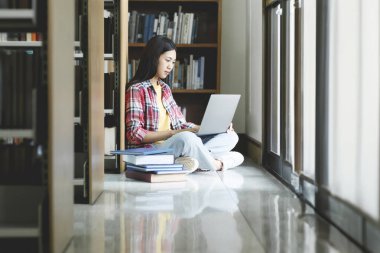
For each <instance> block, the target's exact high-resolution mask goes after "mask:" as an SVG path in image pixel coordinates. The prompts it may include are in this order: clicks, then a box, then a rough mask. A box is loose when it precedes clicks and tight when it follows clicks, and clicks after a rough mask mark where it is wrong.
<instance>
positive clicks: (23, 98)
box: [0, 0, 74, 252]
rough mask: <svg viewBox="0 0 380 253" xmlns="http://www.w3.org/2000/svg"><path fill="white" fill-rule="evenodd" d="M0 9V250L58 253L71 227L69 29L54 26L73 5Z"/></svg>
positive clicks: (16, 4) (33, 0)
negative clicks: (0, 248)
mask: <svg viewBox="0 0 380 253" xmlns="http://www.w3.org/2000/svg"><path fill="white" fill-rule="evenodd" d="M3 2H4V3H2V7H4V5H8V6H6V8H16V9H3V8H2V9H1V10H0V37H1V41H0V54H1V57H0V90H1V91H2V92H0V108H1V110H0V111H1V115H0V128H1V129H0V203H1V208H0V237H1V245H2V246H3V245H11V246H12V250H14V251H15V252H62V251H63V250H64V249H65V248H66V246H67V244H68V242H69V241H70V240H71V237H72V224H73V223H72V217H73V201H72V196H73V194H72V191H70V190H71V189H72V182H71V180H72V173H73V170H72V168H73V146H74V143H73V142H72V140H73V131H71V129H70V124H71V123H70V120H71V121H72V112H73V107H71V106H70V104H71V102H73V96H71V95H73V93H71V90H74V89H73V86H72V80H73V77H74V75H73V72H72V57H70V53H72V43H73V41H74V38H73V36H71V35H73V34H74V33H73V27H74V26H71V25H70V23H68V25H67V26H62V25H59V24H60V23H61V21H62V19H65V18H67V19H71V18H73V15H72V14H73V12H72V11H73V4H70V3H62V2H57V1H53V0H45V1H44V0H41V1H37V0H29V1H28V0H25V1H3ZM5 2H7V3H5ZM46 6H49V8H45V7H46ZM17 8H18V9H17ZM28 8H29V9H28ZM61 24H62V23H61ZM48 31H49V32H48ZM67 41H70V42H71V44H70V45H69V44H67ZM65 103H66V104H67V105H66V106H65V107H62V106H61V105H62V104H65ZM63 132H64V133H65V134H64V135H62V133H63ZM59 223H63V224H59ZM29 239H30V240H29ZM27 241H29V243H28V242H27ZM2 248H8V249H9V247H7V246H4V247H2Z"/></svg>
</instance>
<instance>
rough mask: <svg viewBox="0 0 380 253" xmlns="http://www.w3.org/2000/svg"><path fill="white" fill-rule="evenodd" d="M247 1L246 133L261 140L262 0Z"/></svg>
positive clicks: (258, 140)
mask: <svg viewBox="0 0 380 253" xmlns="http://www.w3.org/2000/svg"><path fill="white" fill-rule="evenodd" d="M246 1H247V8H246V13H247V54H246V55H247V101H246V108H247V111H246V134H247V135H248V136H249V137H251V138H253V139H255V140H256V141H257V142H260V143H261V142H262V109H263V107H262V102H263V100H262V97H263V96H262V95H263V93H262V86H263V63H264V62H263V1H262V0H246Z"/></svg>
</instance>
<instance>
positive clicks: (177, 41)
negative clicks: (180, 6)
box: [176, 12, 183, 44]
mask: <svg viewBox="0 0 380 253" xmlns="http://www.w3.org/2000/svg"><path fill="white" fill-rule="evenodd" d="M182 23H183V13H182V12H181V13H179V14H178V27H177V38H176V39H177V40H176V43H177V44H179V43H181V39H182Z"/></svg>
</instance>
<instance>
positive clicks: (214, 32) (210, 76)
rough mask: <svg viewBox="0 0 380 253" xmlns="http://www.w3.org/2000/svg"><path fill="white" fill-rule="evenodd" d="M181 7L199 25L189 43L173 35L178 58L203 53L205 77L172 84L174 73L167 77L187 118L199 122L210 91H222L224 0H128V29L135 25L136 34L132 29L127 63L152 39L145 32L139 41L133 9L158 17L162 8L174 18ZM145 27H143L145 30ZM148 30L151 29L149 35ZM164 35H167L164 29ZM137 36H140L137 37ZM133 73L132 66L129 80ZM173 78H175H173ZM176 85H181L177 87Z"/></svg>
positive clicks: (212, 92)
mask: <svg viewBox="0 0 380 253" xmlns="http://www.w3.org/2000/svg"><path fill="white" fill-rule="evenodd" d="M179 6H181V8H179ZM179 10H181V12H182V13H190V14H193V16H192V18H193V20H196V21H194V23H193V27H196V30H195V31H194V32H193V33H192V35H191V36H190V39H189V40H188V41H187V42H188V43H183V41H182V40H181V39H177V38H172V39H173V40H174V42H175V43H176V47H177V61H179V62H180V63H181V64H182V63H183V62H188V61H189V60H190V59H191V58H190V55H192V57H193V59H194V60H199V59H200V58H201V57H204V60H205V62H204V78H203V82H202V81H201V82H200V84H198V81H197V82H195V83H194V81H193V82H191V81H190V82H186V81H182V82H181V83H179V84H178V83H177V82H174V85H173V83H171V81H170V80H169V79H170V78H171V77H170V78H169V79H168V80H165V82H166V83H168V84H169V85H172V87H173V88H172V91H173V94H174V98H175V100H176V102H177V104H178V105H179V106H180V107H181V108H186V119H187V120H188V121H191V122H194V123H196V124H200V122H201V120H202V116H203V113H204V111H205V108H206V106H207V103H208V100H209V98H210V95H211V94H215V93H219V92H220V66H221V63H220V62H221V59H220V58H221V20H222V19H221V15H222V1H221V0H150V1H149V0H148V1H146V0H129V12H130V14H131V15H130V23H129V29H135V33H137V34H132V33H133V31H130V33H129V41H128V63H130V64H132V61H133V60H137V59H139V58H140V55H141V52H142V50H143V48H144V46H145V44H146V43H145V42H146V39H149V38H146V35H145V34H144V33H143V41H139V40H140V39H139V38H141V36H139V35H138V33H139V31H138V29H139V28H137V30H136V27H135V26H134V25H135V24H134V23H133V19H132V20H131V18H132V13H133V12H134V11H135V12H137V19H136V20H138V17H139V16H138V15H139V14H143V15H144V14H145V15H146V16H148V15H151V14H154V16H155V18H157V17H158V16H159V13H160V12H161V13H162V12H166V13H167V14H168V18H167V19H168V21H174V13H177V14H178V13H179ZM178 20H179V18H178ZM131 22H132V23H131ZM173 23H174V22H173ZM169 26H170V25H169ZM148 27H149V25H148ZM173 27H175V25H173ZM145 29H146V28H145V27H144V31H145ZM177 29H178V28H177ZM136 31H137V32H136ZM173 31H174V28H173ZM149 34H150V33H149V32H148V37H149ZM163 35H165V32H164V34H163ZM176 36H178V34H177V35H176ZM136 38H138V39H137V40H136ZM185 42H186V41H185ZM189 42H190V43H189ZM185 59H186V60H185ZM136 65H137V63H136ZM181 68H183V67H181ZM133 69H134V70H135V69H136V68H135V67H134V68H133ZM131 72H132V74H131ZM132 75H133V71H131V70H129V76H128V80H130V78H131V76H132ZM172 79H173V80H174V78H172ZM190 80H194V79H190ZM177 86H181V87H180V88H177ZM194 87H195V88H194Z"/></svg>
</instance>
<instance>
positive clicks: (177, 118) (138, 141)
mask: <svg viewBox="0 0 380 253" xmlns="http://www.w3.org/2000/svg"><path fill="white" fill-rule="evenodd" d="M159 84H160V85H161V87H162V104H163V106H164V108H165V109H166V111H167V112H168V114H169V118H170V123H171V129H184V128H191V127H193V126H194V124H193V123H190V122H186V119H185V117H184V116H183V115H182V113H181V110H180V108H179V107H178V105H177V104H176V102H175V101H174V98H173V95H172V92H171V90H170V88H169V86H168V85H167V84H166V83H164V82H163V81H161V80H160V81H159ZM156 99H157V96H156V92H155V91H154V87H153V85H152V84H151V83H150V81H149V80H147V81H144V82H141V83H136V84H133V85H131V86H130V87H129V88H128V90H127V91H126V95H125V111H126V115H125V123H126V140H127V143H126V147H127V148H132V147H141V146H151V145H149V144H143V143H142V140H143V139H144V137H145V135H146V134H147V133H148V131H154V132H155V131H157V130H158V119H159V113H158V112H159V109H158V105H157V101H156Z"/></svg>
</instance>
